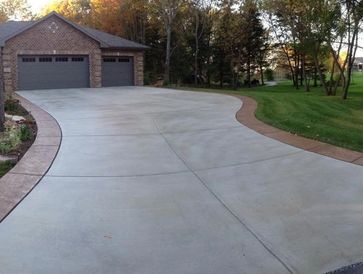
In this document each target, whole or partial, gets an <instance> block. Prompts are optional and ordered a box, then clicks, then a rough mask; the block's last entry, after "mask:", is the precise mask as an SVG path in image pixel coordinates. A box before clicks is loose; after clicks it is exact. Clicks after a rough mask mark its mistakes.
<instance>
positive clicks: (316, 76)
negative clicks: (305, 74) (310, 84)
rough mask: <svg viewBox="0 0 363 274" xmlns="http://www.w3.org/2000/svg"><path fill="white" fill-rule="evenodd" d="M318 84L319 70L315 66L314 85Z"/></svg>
mask: <svg viewBox="0 0 363 274" xmlns="http://www.w3.org/2000/svg"><path fill="white" fill-rule="evenodd" d="M317 86H318V71H317V69H316V67H314V87H317Z"/></svg>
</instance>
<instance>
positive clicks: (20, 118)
mask: <svg viewBox="0 0 363 274" xmlns="http://www.w3.org/2000/svg"><path fill="white" fill-rule="evenodd" d="M5 113H6V114H5V124H4V127H5V130H4V132H1V133H0V177H2V176H3V175H5V174H6V173H7V172H8V171H9V170H10V169H12V168H13V167H14V166H15V165H16V163H17V162H18V161H19V160H20V159H21V158H22V157H23V155H24V154H25V153H26V151H27V150H28V149H29V147H30V146H31V145H32V144H33V142H34V140H35V137H36V134H37V126H36V123H35V120H34V118H33V117H32V115H31V114H30V113H29V112H28V111H27V110H26V109H25V108H23V107H22V106H21V104H20V103H19V101H18V100H16V99H8V100H6V101H5Z"/></svg>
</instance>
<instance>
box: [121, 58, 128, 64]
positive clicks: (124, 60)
mask: <svg viewBox="0 0 363 274" xmlns="http://www.w3.org/2000/svg"><path fill="white" fill-rule="evenodd" d="M118 61H119V62H120V63H130V59H129V58H119V59H118Z"/></svg>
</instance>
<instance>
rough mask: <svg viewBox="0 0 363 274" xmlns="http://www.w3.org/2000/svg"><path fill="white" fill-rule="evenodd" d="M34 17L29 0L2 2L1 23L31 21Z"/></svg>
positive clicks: (5, 0)
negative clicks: (10, 20)
mask: <svg viewBox="0 0 363 274" xmlns="http://www.w3.org/2000/svg"><path fill="white" fill-rule="evenodd" d="M33 17H34V15H33V14H32V12H31V11H30V6H29V4H28V2H27V0H2V1H0V21H1V22H4V21H7V20H9V19H12V20H30V19H32V18H33Z"/></svg>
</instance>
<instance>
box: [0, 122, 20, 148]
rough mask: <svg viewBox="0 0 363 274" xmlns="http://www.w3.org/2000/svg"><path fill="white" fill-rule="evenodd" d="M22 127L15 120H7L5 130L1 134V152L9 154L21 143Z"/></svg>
mask: <svg viewBox="0 0 363 274" xmlns="http://www.w3.org/2000/svg"><path fill="white" fill-rule="evenodd" d="M20 136H21V134H20V127H19V125H17V124H16V123H14V122H11V121H6V122H5V131H4V132H3V133H1V135H0V153H1V154H8V153H9V152H11V151H12V150H14V149H16V148H17V147H18V146H19V145H20V143H21V139H20Z"/></svg>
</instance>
